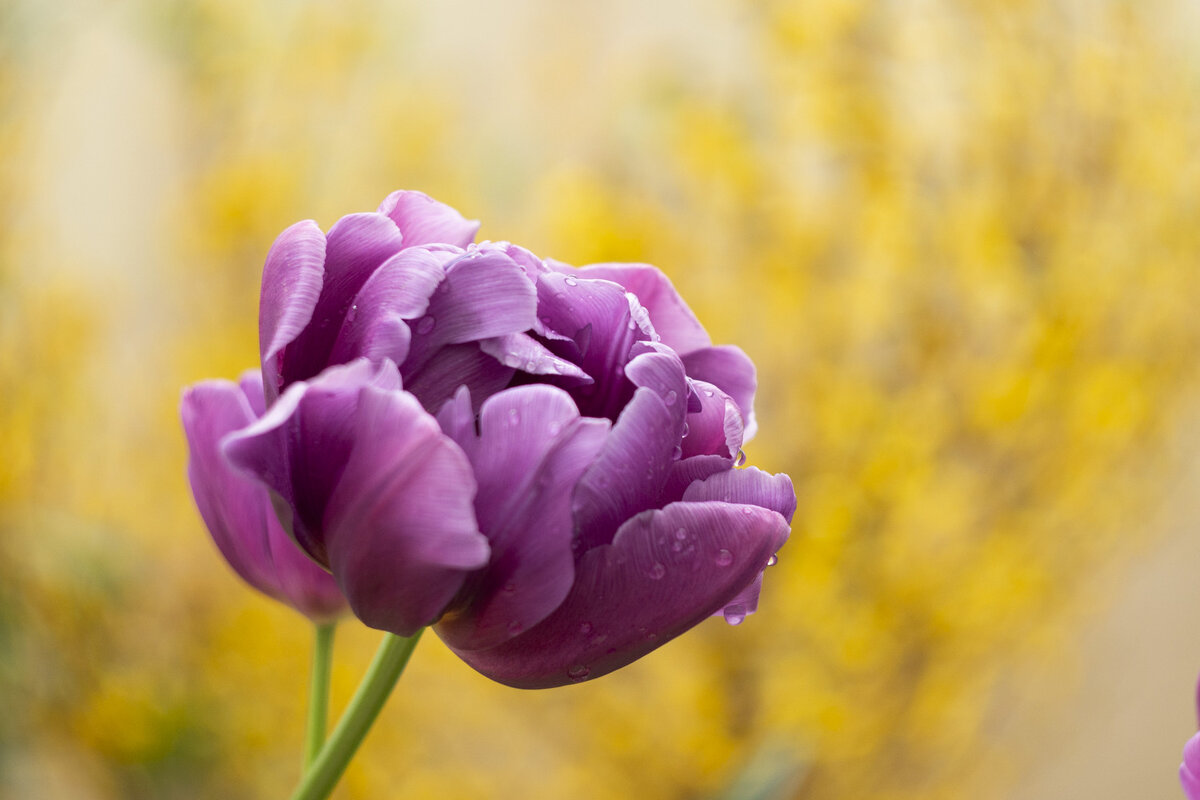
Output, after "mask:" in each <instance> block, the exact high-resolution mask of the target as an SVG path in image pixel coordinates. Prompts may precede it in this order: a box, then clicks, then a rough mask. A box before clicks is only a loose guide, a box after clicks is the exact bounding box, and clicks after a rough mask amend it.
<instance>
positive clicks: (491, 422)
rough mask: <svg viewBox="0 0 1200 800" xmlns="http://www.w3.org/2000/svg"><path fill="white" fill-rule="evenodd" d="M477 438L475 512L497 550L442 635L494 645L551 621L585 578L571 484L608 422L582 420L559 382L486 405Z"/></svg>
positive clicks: (457, 642) (466, 643) (470, 449)
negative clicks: (579, 565)
mask: <svg viewBox="0 0 1200 800" xmlns="http://www.w3.org/2000/svg"><path fill="white" fill-rule="evenodd" d="M479 424H480V435H479V436H478V437H476V436H475V432H474V429H473V426H472V427H470V428H466V427H464V426H461V425H460V426H456V427H458V429H459V431H460V432H461V433H462V434H465V435H466V436H467V437H469V439H470V440H471V441H469V442H468V443H467V445H466V446H465V447H464V450H465V451H466V452H467V453H468V454H469V455H470V458H471V463H472V467H473V468H474V471H475V476H476V479H477V480H478V481H479V494H478V495H477V496H476V498H475V510H476V514H477V515H478V518H479V527H480V530H482V531H483V533H484V534H485V535H486V536H487V538H488V542H489V543H490V544H491V548H492V559H491V561H490V562H489V563H488V566H487V569H486V570H484V571H483V572H482V573H480V574H479V575H478V576H477V578H476V579H475V580H474V581H473V582H472V583H469V584H468V587H467V591H466V592H465V597H466V601H467V602H466V604H465V605H464V606H463V607H462V608H461V609H459V610H457V611H455V610H452V611H451V612H450V613H449V614H447V616H446V618H445V619H443V620H442V622H441V623H440V625H439V635H440V636H441V637H442V638H443V639H444V640H445V641H446V642H448V643H450V644H453V645H454V646H455V647H461V648H465V649H471V650H475V649H480V648H486V647H493V646H495V645H497V644H500V643H501V642H503V641H504V640H505V639H509V638H511V637H513V636H515V635H517V634H519V633H520V632H521V631H523V630H525V629H526V628H529V627H532V626H533V625H536V624H537V623H539V622H541V621H542V620H543V619H545V618H546V617H547V616H548V615H549V614H550V613H551V612H552V611H553V610H554V609H555V608H557V607H558V605H559V603H561V602H562V600H563V598H564V597H566V595H567V592H568V591H569V590H570V588H571V584H572V582H573V581H574V578H575V569H574V562H575V559H574V554H573V550H572V546H571V545H572V535H573V532H574V523H573V520H572V517H571V490H572V488H573V487H574V486H575V483H576V482H577V481H578V480H579V476H580V475H581V474H582V473H583V471H584V470H585V469H586V468H587V466H588V465H589V464H590V463H591V462H592V460H593V459H594V458H595V456H596V453H597V452H598V451H599V450H600V448H601V446H602V445H603V444H604V440H605V438H606V434H607V433H608V427H609V426H608V421H607V420H595V419H582V418H580V416H579V412H578V410H577V409H576V408H575V403H574V402H573V401H572V400H571V398H570V396H569V395H568V394H567V393H566V392H564V391H562V390H561V389H557V388H554V387H551V386H541V385H531V386H519V387H516V388H513V389H508V390H506V391H504V392H501V393H500V394H498V395H496V396H494V397H492V398H490V399H488V400H487V401H486V402H485V403H484V404H483V406H482V408H481V409H480V422H479Z"/></svg>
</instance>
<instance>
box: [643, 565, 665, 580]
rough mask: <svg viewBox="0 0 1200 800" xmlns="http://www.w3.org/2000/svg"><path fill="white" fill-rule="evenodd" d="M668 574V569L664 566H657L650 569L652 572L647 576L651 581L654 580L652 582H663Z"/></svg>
mask: <svg viewBox="0 0 1200 800" xmlns="http://www.w3.org/2000/svg"><path fill="white" fill-rule="evenodd" d="M666 574H667V568H666V567H664V566H663V565H662V564H655V565H654V566H653V567H651V568H650V571H649V572H647V573H646V575H647V576H649V578H650V580H652V581H661V580H662V579H663V576H664V575H666Z"/></svg>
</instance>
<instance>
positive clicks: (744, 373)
mask: <svg viewBox="0 0 1200 800" xmlns="http://www.w3.org/2000/svg"><path fill="white" fill-rule="evenodd" d="M683 365H684V367H686V368H687V374H688V377H690V378H697V379H699V380H702V381H706V382H708V383H711V384H713V385H715V386H718V387H720V389H721V390H722V391H723V392H725V393H726V394H727V395H729V396H730V397H732V398H733V400H734V402H735V403H737V405H738V410H740V411H741V412H742V419H743V420H744V422H745V436H744V437H743V441H745V442H748V441H750V440H751V439H753V438H754V434H755V433H756V432H757V431H758V423H757V422H756V421H755V417H754V392H755V389H756V388H757V387H758V378H757V376H756V374H755V370H754V362H752V361H751V360H750V357H749V356H747V355H746V354H745V353H744V352H743V351H742V349H741V348H740V347H734V346H733V345H722V346H720V347H707V348H704V349H702V350H696V351H693V352H691V353H688V354H687V355H685V356H683Z"/></svg>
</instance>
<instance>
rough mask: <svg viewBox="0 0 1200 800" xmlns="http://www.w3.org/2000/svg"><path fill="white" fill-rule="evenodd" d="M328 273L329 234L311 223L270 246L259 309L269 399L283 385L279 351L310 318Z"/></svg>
mask: <svg viewBox="0 0 1200 800" xmlns="http://www.w3.org/2000/svg"><path fill="white" fill-rule="evenodd" d="M324 275H325V234H323V233H321V229H320V228H319V227H317V223H315V222H313V221H312V220H305V221H303V222H297V223H296V224H295V225H293V226H291V227H290V228H288V229H287V230H285V231H284V232H283V233H281V234H279V238H277V239H276V240H275V243H274V244H273V245H271V250H270V252H268V253H267V261H266V263H265V264H264V265H263V275H262V290H261V294H260V298H259V306H258V308H259V310H258V342H259V355H260V356H261V358H262V368H263V372H264V379H265V388H266V391H267V393H268V400H274V399H275V398H276V397H278V396H279V391H280V387H281V386H282V384H283V373H282V367H283V365H282V364H281V363H280V362H281V359H280V358H279V355H280V353H281V352H282V351H283V349H284V348H285V347H286V346H287V345H288V344H290V343H291V342H292V341H294V340H295V339H296V337H297V336H299V335H300V332H301V331H302V330H304V327H305V326H306V325H308V323H309V321H310V320H311V319H312V315H313V310H314V309H315V308H316V307H317V298H318V297H319V296H320V294H321V282H322V278H323V276H324Z"/></svg>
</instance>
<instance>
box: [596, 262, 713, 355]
mask: <svg viewBox="0 0 1200 800" xmlns="http://www.w3.org/2000/svg"><path fill="white" fill-rule="evenodd" d="M579 274H580V276H581V277H587V278H603V279H604V280H609V281H612V282H614V283H619V284H621V285H622V286H624V287H625V290H626V291H629V292H632V293H633V294H634V295H636V296H637V299H638V301H639V302H640V303H641V304H642V305H643V306H644V307H645V308H646V310H647V311H649V312H650V321H651V322H652V323H653V324H654V330H656V331H658V335H659V336H661V337H662V341H663V344H666V345H669V346H670V347H671V348H672V349H673V350H675V352H677V353H679V354H680V355H685V354H687V353H690V352H692V351H693V350H699V349H700V348H703V347H709V346H711V345H712V340H711V339H710V338H709V337H708V332H707V331H705V330H704V326H703V325H701V324H700V320H698V319H696V315H695V314H693V313H692V310H691V309H690V308H688V305H687V303H685V302H684V301H683V298H682V297H680V296H679V292H677V291H675V287H674V286H672V285H671V281H670V279H668V278H667V276H666V275H664V274H663V273H662V271H661V270H659V269H658V267H654V266H651V265H649V264H590V265H588V266H586V267H583V268H582V269H581V270H580V271H579Z"/></svg>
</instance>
